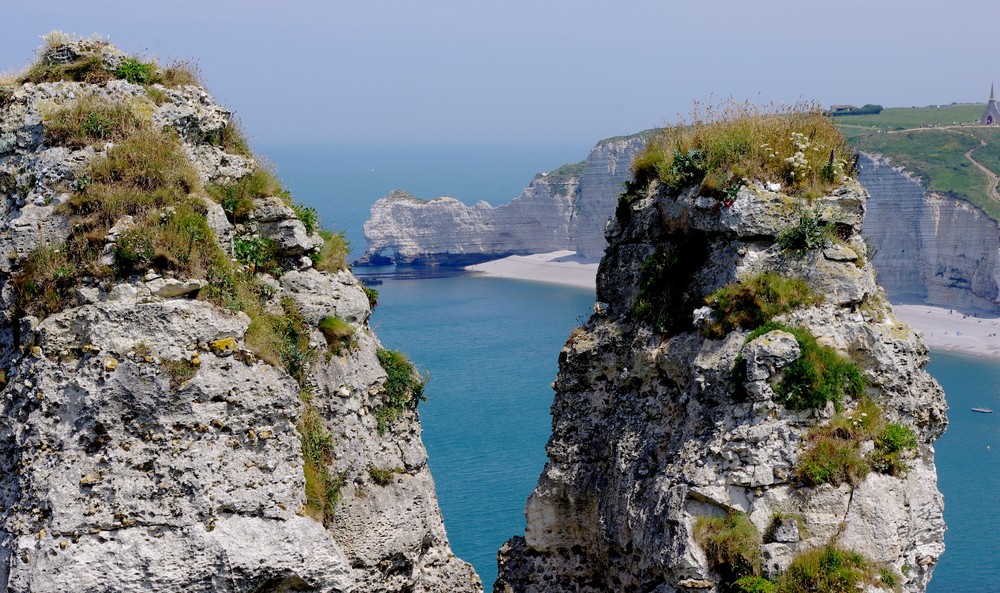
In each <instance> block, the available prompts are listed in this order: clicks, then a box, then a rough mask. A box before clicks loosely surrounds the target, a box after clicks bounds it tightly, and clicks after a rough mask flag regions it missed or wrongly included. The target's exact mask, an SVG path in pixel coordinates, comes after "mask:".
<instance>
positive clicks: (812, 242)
mask: <svg viewBox="0 0 1000 593" xmlns="http://www.w3.org/2000/svg"><path fill="white" fill-rule="evenodd" d="M834 229H835V227H834V225H832V224H830V223H824V222H822V221H820V219H819V217H818V216H812V215H810V214H805V213H802V214H800V215H799V222H798V224H797V225H795V226H793V227H788V228H785V229H782V230H781V232H779V233H778V237H777V239H778V245H780V246H781V248H782V249H785V250H787V251H794V252H796V253H799V254H803V253H806V252H807V251H811V250H813V249H819V248H821V247H823V246H824V245H825V244H826V242H827V241H828V240H830V239H832V238H833V237H834V234H835V232H834Z"/></svg>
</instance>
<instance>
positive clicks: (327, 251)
mask: <svg viewBox="0 0 1000 593" xmlns="http://www.w3.org/2000/svg"><path fill="white" fill-rule="evenodd" d="M319 236H320V237H322V238H323V246H322V247H320V249H319V252H318V254H317V255H316V257H315V260H314V265H315V267H316V269H317V270H320V271H323V272H330V273H331V274H333V273H336V272H338V271H340V270H346V269H347V255H348V253H350V245H349V244H348V242H347V237H345V236H344V232H343V231H340V232H339V233H334V232H332V231H327V230H322V229H320V231H319ZM375 296H376V298H378V292H376V293H375Z"/></svg>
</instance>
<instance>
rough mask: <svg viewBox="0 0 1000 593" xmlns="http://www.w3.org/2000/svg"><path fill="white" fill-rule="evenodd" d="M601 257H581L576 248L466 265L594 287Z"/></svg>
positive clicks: (499, 275) (510, 275)
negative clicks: (597, 258)
mask: <svg viewBox="0 0 1000 593" xmlns="http://www.w3.org/2000/svg"><path fill="white" fill-rule="evenodd" d="M599 261H600V260H596V259H587V258H584V257H579V256H578V255H576V253H575V252H573V251H553V252H551V253H536V254H534V255H512V256H510V257H505V258H503V259H496V260H493V261H488V262H483V263H481V264H476V265H474V266H467V267H466V268H465V269H467V270H471V271H473V272H481V273H483V274H485V275H487V276H495V277H497V278H514V279H517V280H534V281H536V282H549V283H552V284H563V285H566V286H577V287H579V288H590V289H594V288H595V287H596V286H597V264H598V262H599Z"/></svg>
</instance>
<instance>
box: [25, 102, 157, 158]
mask: <svg viewBox="0 0 1000 593" xmlns="http://www.w3.org/2000/svg"><path fill="white" fill-rule="evenodd" d="M139 111H140V109H139V106H138V105H137V104H136V102H135V101H117V102H111V101H108V100H107V99H104V98H101V97H98V96H96V95H83V96H82V97H80V98H79V99H77V100H76V101H74V102H73V103H72V104H70V105H68V106H66V107H63V108H61V109H58V110H56V111H54V112H53V113H51V114H48V115H47V116H46V117H45V118H44V124H45V141H46V142H47V143H49V144H51V145H58V146H67V147H69V148H83V147H84V146H88V145H91V146H97V145H102V144H104V143H105V142H119V141H121V140H123V139H124V138H127V137H128V136H130V135H131V134H133V133H135V132H136V131H138V130H139V129H141V128H145V127H148V126H149V124H150V119H149V118H148V117H144V116H142V115H140V113H139Z"/></svg>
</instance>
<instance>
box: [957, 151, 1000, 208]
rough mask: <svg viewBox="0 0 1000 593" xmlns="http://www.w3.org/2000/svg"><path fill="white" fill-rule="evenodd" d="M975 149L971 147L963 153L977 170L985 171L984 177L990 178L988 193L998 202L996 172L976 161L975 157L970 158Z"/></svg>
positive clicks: (999, 195)
mask: <svg viewBox="0 0 1000 593" xmlns="http://www.w3.org/2000/svg"><path fill="white" fill-rule="evenodd" d="M975 150H976V149H975V148H973V149H972V150H970V151H969V152H967V153H965V158H967V159H969V161H970V162H971V163H972V164H973V165H975V166H976V168H977V169H979V170H980V171H982V172H983V173H986V177H987V178H989V180H990V190H989V194H990V196H992V197H993V199H994V200H996V201H998V202H1000V193H997V175H996V173H994V172H993V171H990V170H989V169H987V168H986V167H985V166H983V164H982V163H980V162H979V161H977V160H976V159H974V158H972V153H973V152H974V151H975Z"/></svg>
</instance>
